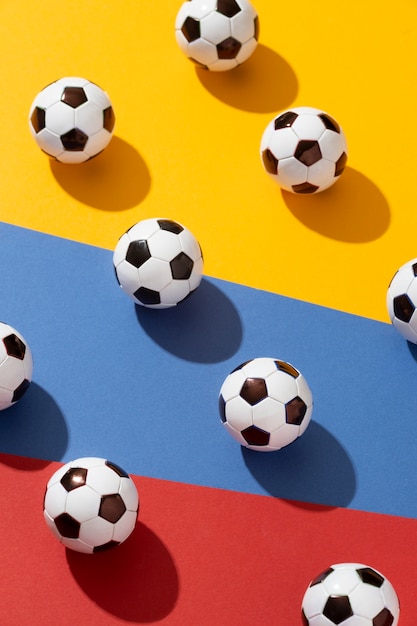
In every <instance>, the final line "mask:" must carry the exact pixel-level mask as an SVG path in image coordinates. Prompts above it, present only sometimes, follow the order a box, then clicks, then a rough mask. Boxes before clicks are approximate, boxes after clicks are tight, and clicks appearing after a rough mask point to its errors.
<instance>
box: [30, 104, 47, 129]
mask: <svg viewBox="0 0 417 626" xmlns="http://www.w3.org/2000/svg"><path fill="white" fill-rule="evenodd" d="M30 121H31V124H32V128H33V130H34V131H35V133H39V132H40V131H41V130H43V129H44V128H45V109H41V108H40V107H36V108H35V109H34V110H33V113H32V115H31V116H30Z"/></svg>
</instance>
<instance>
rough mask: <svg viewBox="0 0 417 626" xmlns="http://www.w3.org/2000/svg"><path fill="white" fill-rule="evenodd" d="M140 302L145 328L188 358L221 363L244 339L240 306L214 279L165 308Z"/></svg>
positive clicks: (139, 312)
mask: <svg viewBox="0 0 417 626" xmlns="http://www.w3.org/2000/svg"><path fill="white" fill-rule="evenodd" d="M135 306H136V315H137V318H138V321H139V323H140V325H141V326H142V328H143V330H144V331H145V332H146V333H147V334H148V335H149V336H150V337H151V338H152V339H153V340H154V341H155V342H156V343H157V344H158V345H160V346H161V347H162V348H164V349H165V350H167V351H168V352H170V353H171V354H174V355H175V356H178V357H180V358H182V359H185V360H187V361H192V362H196V363H218V362H220V361H224V360H226V359H228V358H230V357H232V356H233V355H234V354H235V353H236V352H237V351H238V349H239V347H240V344H241V343H242V337H243V328H242V321H241V318H240V315H239V312H238V310H237V309H236V307H235V305H234V304H233V302H232V301H231V300H229V298H228V297H227V296H226V295H225V294H224V293H223V291H221V289H219V287H217V286H216V285H215V284H214V282H213V281H212V280H210V279H207V278H205V277H203V279H202V281H201V283H200V286H199V287H198V289H196V291H195V292H194V293H192V294H191V295H190V297H188V298H187V299H186V300H185V301H183V302H180V303H179V304H178V305H177V306H175V307H171V308H168V309H163V310H151V309H149V308H146V307H143V306H140V305H139V304H137V305H135Z"/></svg>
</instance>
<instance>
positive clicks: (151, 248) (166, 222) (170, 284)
mask: <svg viewBox="0 0 417 626" xmlns="http://www.w3.org/2000/svg"><path fill="white" fill-rule="evenodd" d="M113 265H114V268H115V271H116V278H117V280H118V282H119V285H120V287H121V288H122V290H123V291H124V292H125V293H126V294H127V295H128V296H130V297H131V298H132V299H133V300H134V302H136V304H141V305H142V306H145V307H149V308H153V309H163V308H168V307H172V306H175V305H177V304H178V303H180V302H182V301H183V300H185V298H187V297H188V296H189V295H190V294H191V293H193V292H194V291H195V290H196V289H197V287H198V286H199V284H200V282H201V278H202V272H203V256H202V252H201V248H200V245H199V243H198V241H197V239H196V238H195V237H194V235H193V234H192V233H191V232H190V231H189V230H188V229H187V228H185V226H182V225H181V224H179V223H178V222H174V221H173V220H170V219H165V218H158V219H157V218H150V219H145V220H142V221H140V222H138V223H137V224H135V225H134V226H132V227H131V228H130V229H129V230H128V231H127V232H125V233H124V234H123V235H122V236H121V237H120V239H119V241H118V242H117V245H116V247H115V250H114V254H113Z"/></svg>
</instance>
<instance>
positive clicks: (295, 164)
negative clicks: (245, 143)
mask: <svg viewBox="0 0 417 626" xmlns="http://www.w3.org/2000/svg"><path fill="white" fill-rule="evenodd" d="M261 160H262V163H263V166H264V169H265V171H266V172H267V174H269V176H271V177H272V178H273V179H274V180H275V182H277V183H278V184H279V185H280V187H281V188H282V189H285V190H286V191H291V192H293V193H297V194H313V193H317V192H320V191H323V190H324V189H327V188H328V187H330V186H331V185H333V183H335V182H336V181H337V180H338V179H339V177H340V176H341V174H342V173H343V171H344V169H345V166H346V162H347V143H346V137H345V134H344V132H343V130H342V128H341V126H340V125H339V124H338V123H337V122H336V120H335V119H333V117H331V116H330V115H329V114H328V113H325V112H324V111H322V110H320V109H315V108H313V107H295V108H293V109H289V110H287V111H284V112H283V113H281V114H280V115H278V116H276V117H275V118H274V119H273V120H271V121H270V122H269V124H268V125H267V127H266V128H265V131H264V133H263V135H262V139H261Z"/></svg>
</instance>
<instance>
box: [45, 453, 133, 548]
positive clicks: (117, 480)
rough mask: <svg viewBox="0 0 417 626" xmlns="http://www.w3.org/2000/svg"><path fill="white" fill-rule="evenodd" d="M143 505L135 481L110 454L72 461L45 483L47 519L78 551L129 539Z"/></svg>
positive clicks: (69, 545)
mask: <svg viewBox="0 0 417 626" xmlns="http://www.w3.org/2000/svg"><path fill="white" fill-rule="evenodd" d="M138 511H139V496H138V492H137V489H136V486H135V483H134V482H133V480H132V479H131V478H130V476H129V475H128V474H127V473H126V472H125V471H124V470H123V469H122V468H121V467H119V466H118V465H116V464H115V463H112V462H111V461H108V460H106V459H102V458H98V457H84V458H80V459H75V460H74V461H70V462H69V463H66V464H65V465H63V466H62V467H61V468H60V469H58V470H57V471H56V472H55V473H54V474H53V475H52V476H51V478H50V480H49V481H48V483H47V486H46V492H45V498H44V518H45V521H46V524H47V525H48V527H49V528H50V529H51V531H52V533H53V534H54V535H55V537H57V539H58V540H59V541H60V542H61V543H62V544H63V545H64V546H66V547H67V548H70V549H71V550H75V551H77V552H85V553H88V554H92V553H95V552H103V551H104V550H109V549H110V548H114V547H115V546H117V545H119V544H120V543H122V542H123V541H125V540H126V539H127V538H128V537H129V535H130V534H131V533H132V531H133V529H134V528H135V525H136V521H137V517H138Z"/></svg>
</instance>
